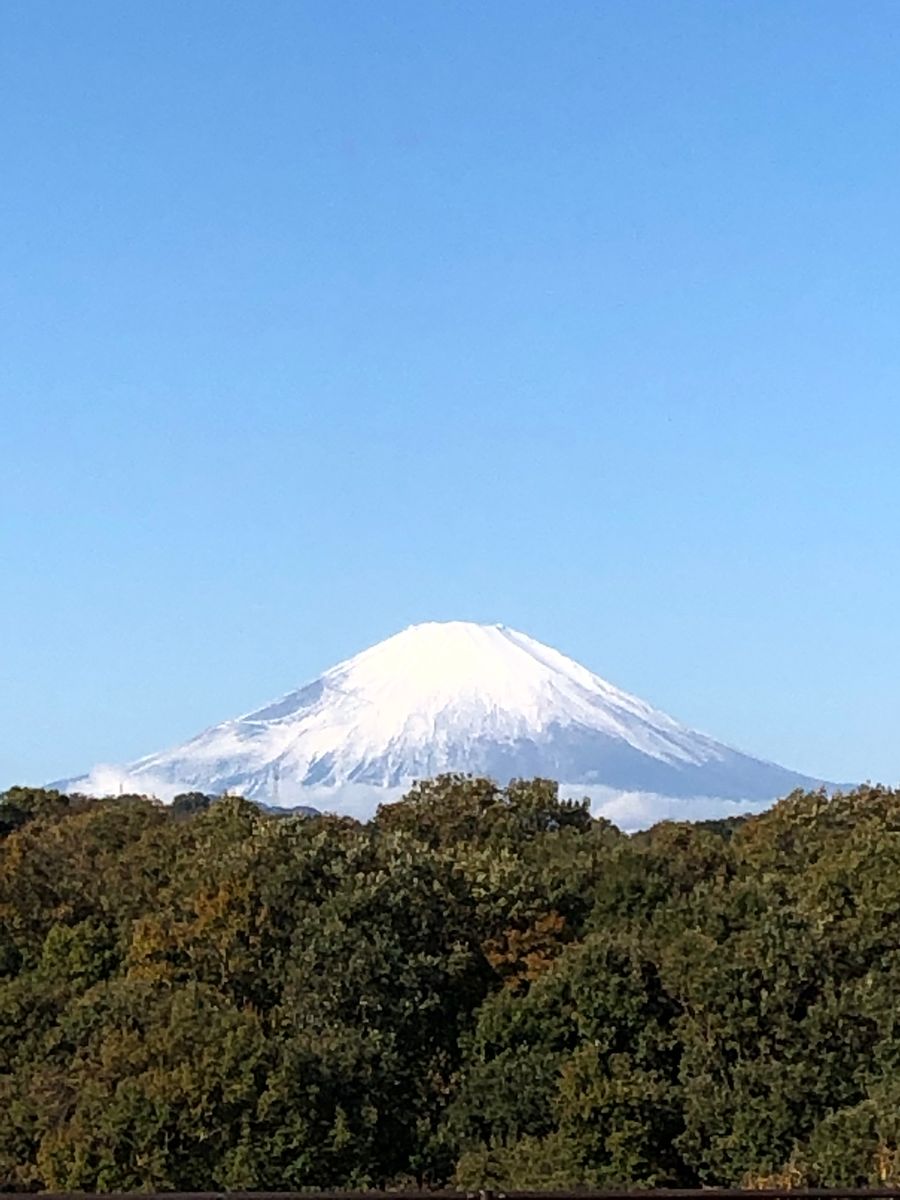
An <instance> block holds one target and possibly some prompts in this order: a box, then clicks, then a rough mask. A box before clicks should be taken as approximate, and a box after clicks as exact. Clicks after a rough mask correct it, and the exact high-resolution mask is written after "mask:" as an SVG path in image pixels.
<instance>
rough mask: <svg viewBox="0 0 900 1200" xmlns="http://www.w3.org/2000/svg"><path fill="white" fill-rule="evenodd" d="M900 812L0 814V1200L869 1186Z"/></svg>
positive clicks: (10, 799)
mask: <svg viewBox="0 0 900 1200" xmlns="http://www.w3.org/2000/svg"><path fill="white" fill-rule="evenodd" d="M898 997H900V792H894V791H891V790H888V789H885V788H881V787H864V788H860V789H858V790H856V791H853V792H850V793H847V794H844V795H838V796H836V797H834V798H833V799H828V798H827V797H826V796H825V795H824V794H821V793H795V794H794V795H792V796H789V797H788V798H787V799H785V800H783V801H781V802H780V803H779V804H777V805H775V806H774V808H772V809H771V810H770V811H769V812H767V813H764V814H762V815H759V816H755V817H749V818H743V819H739V820H730V821H723V822H709V823H701V824H695V825H691V824H679V823H673V822H667V823H663V824H661V825H658V826H656V827H654V828H653V829H651V830H649V831H647V832H645V833H643V834H640V835H635V836H632V837H628V836H626V835H624V834H622V833H620V832H619V831H618V830H617V829H615V828H614V827H613V826H612V825H610V824H609V823H608V822H606V821H597V820H593V819H592V818H591V817H590V814H589V812H588V809H587V805H586V803H575V802H571V801H563V800H561V799H560V798H559V795H558V790H557V787H556V785H555V784H553V783H551V782H549V781H546V780H540V779H537V780H527V781H516V782H513V783H511V784H510V785H509V786H507V787H499V786H497V785H496V784H494V783H492V782H490V781H488V780H483V779H473V778H468V777H462V776H444V777H441V778H438V779H435V780H431V781H427V782H424V783H421V784H419V785H417V786H416V787H414V788H413V789H412V790H411V791H410V793H409V794H408V795H407V797H406V798H405V799H404V800H402V801H400V802H399V803H397V804H391V805H385V806H383V807H382V808H380V809H379V810H378V813H377V814H376V816H375V817H374V818H373V820H372V821H370V822H369V823H367V824H360V823H358V822H356V821H353V820H350V819H346V818H338V817H329V816H321V817H310V816H304V815H291V816H276V815H273V814H270V813H267V812H264V811H262V810H261V809H260V808H259V807H257V806H256V805H253V804H251V803H249V802H247V801H245V800H242V799H239V798H235V797H221V798H212V797H208V796H204V795H202V794H200V793H187V794H186V795H185V796H183V797H180V798H179V799H178V802H176V803H175V804H173V805H171V806H169V807H165V806H163V805H160V804H158V803H156V802H154V801H152V800H149V799H147V798H144V797H140V796H124V797H116V798H109V799H103V800H96V799H89V798H87V797H84V796H74V795H72V796H67V795H63V794H60V793H58V792H54V791H45V790H40V789H28V788H13V789H10V790H9V791H8V792H6V793H4V794H2V795H0V1185H2V1186H5V1187H8V1188H15V1189H19V1190H29V1189H34V1190H40V1189H51V1190H56V1191H60V1190H81V1189H83V1190H91V1191H94V1190H96V1191H107V1190H109V1191H112V1190H118V1191H124V1190H133V1189H154V1190H165V1189H177V1190H190V1189H197V1190H210V1189H267V1190H275V1189H285V1188H290V1189H299V1188H309V1187H318V1188H351V1187H363V1186H369V1187H380V1186H392V1187H400V1186H403V1185H404V1184H410V1185H411V1184H418V1185H423V1186H431V1185H435V1186H437V1185H445V1186H446V1185H450V1186H458V1187H464V1188H477V1187H499V1188H539V1187H551V1186H569V1187H574V1186H582V1185H583V1186H595V1187H600V1186H614V1185H619V1186H651V1185H673V1186H690V1185H694V1186H696V1185H702V1184H717V1185H721V1186H736V1185H741V1184H748V1183H757V1184H759V1183H769V1184H777V1185H779V1186H786V1185H788V1184H796V1185H798V1186H799V1185H808V1186H840V1187H843V1186H850V1185H863V1184H866V1183H872V1184H876V1183H878V1184H884V1183H900V1070H898V1067H900V1000H898Z"/></svg>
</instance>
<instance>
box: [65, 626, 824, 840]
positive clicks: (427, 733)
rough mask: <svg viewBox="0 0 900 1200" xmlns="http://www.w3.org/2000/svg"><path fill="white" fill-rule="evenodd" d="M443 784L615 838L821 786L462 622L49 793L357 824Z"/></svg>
mask: <svg viewBox="0 0 900 1200" xmlns="http://www.w3.org/2000/svg"><path fill="white" fill-rule="evenodd" d="M448 771H459V772H465V773H470V774H474V775H487V776H490V777H492V778H495V779H497V780H499V781H501V782H504V783H505V782H506V781H507V780H508V779H510V778H511V777H513V776H515V777H529V776H536V775H540V776H543V777H544V778H550V779H555V780H558V781H559V782H560V789H561V792H562V793H563V794H566V795H576V796H585V795H587V796H589V797H590V799H591V806H592V811H593V812H594V813H595V814H597V815H603V816H606V817H608V818H609V819H611V820H613V821H615V822H616V824H618V825H620V826H621V827H622V828H625V829H634V828H639V827H642V826H646V825H648V824H652V823H653V822H654V821H656V820H660V819H663V818H665V817H670V818H675V819H690V820H694V819H701V818H708V817H713V816H723V815H728V814H732V813H739V812H748V811H751V810H758V809H760V808H764V807H766V806H767V805H769V804H770V803H772V802H773V801H774V800H775V799H777V798H778V797H779V796H781V795H785V794H786V793H788V792H790V791H792V790H793V789H794V788H797V787H802V788H815V787H819V786H822V781H820V780H817V779H811V778H809V777H808V776H805V775H800V774H797V773H796V772H794V771H789V770H786V769H785V768H783V767H780V766H777V765H776V764H774V763H770V762H764V761H761V760H759V759H756V758H752V757H750V756H749V755H747V754H742V753H740V752H739V751H737V750H734V749H731V748H730V747H728V746H725V745H723V744H722V743H720V742H717V741H715V740H714V739H713V738H711V737H708V736H707V735H706V734H703V733H697V732H696V731H694V730H692V729H689V728H687V727H686V726H684V725H682V724H680V723H679V722H678V721H675V720H673V719H672V718H671V717H669V716H667V715H666V714H665V713H663V712H660V711H659V710H658V709H655V708H653V707H651V705H649V704H646V703H645V702H644V701H643V700H639V699H637V697H635V696H631V695H629V694H628V693H627V692H623V691H620V690H619V689H618V688H617V687H614V686H613V685H612V684H610V683H607V682H606V681H605V680H603V679H601V678H600V677H599V676H598V675H595V674H593V673H592V672H591V671H589V670H587V668H585V667H583V666H580V665H579V664H578V663H576V662H574V661H573V660H572V659H570V658H567V657H566V656H565V655H564V654H561V653H559V651H557V650H553V649H551V648H550V647H549V646H545V645H543V644H542V643H540V642H537V641H535V640H534V639H533V638H530V637H528V636H526V635H525V634H524V633H518V632H516V630H514V629H508V628H507V627H505V626H503V625H477V624H472V623H469V622H464V621H449V622H442V623H438V622H431V623H428V624H423V625H413V626H411V627H410V628H408V629H406V630H404V631H403V632H402V633H398V634H396V635H395V636H394V637H390V638H388V639H387V640H386V641H383V642H380V643H379V644H378V645H376V646H373V647H371V648H370V649H368V650H365V651H363V652H362V653H361V654H358V655H356V656H355V657H354V658H350V659H347V660H346V661H345V662H341V663H338V665H337V666H335V667H332V668H331V669H330V670H328V671H326V672H325V673H324V674H323V675H321V676H320V677H319V678H318V679H316V680H314V681H313V682H312V683H309V684H307V685H306V686H305V687H301V688H300V689H299V690H297V691H293V692H289V693H288V694H287V695H286V696H283V697H282V698H281V699H279V700H275V701H274V702H272V703H270V704H267V705H265V706H264V707H262V708H259V709H256V710H255V711H253V712H249V713H247V714H246V715H244V716H241V717H236V718H234V719H233V720H230V721H224V722H223V723H222V724H220V725H215V726H213V727H212V728H211V729H207V730H206V731H205V732H203V733H201V734H199V735H198V736H197V737H195V738H192V739H191V740H190V741H188V742H185V743H184V744H183V745H181V746H177V747H176V748H174V749H171V750H165V751H163V752H161V753H157V754H150V755H148V756H146V757H145V758H140V759H138V760H137V761H136V762H133V763H130V764H129V765H128V766H126V767H124V768H116V767H104V766H100V767H95V768H94V770H93V771H91V772H90V774H88V775H84V776H81V777H78V778H74V779H70V780H66V781H64V782H63V783H62V784H59V785H57V786H61V787H64V788H68V789H69V790H72V791H82V792H88V793H92V794H101V795H103V794H114V793H115V792H117V791H123V790H125V791H138V792H144V793H150V794H154V795H157V796H160V797H161V798H163V799H171V797H172V796H173V795H175V794H176V793H177V792H183V791H203V792H207V793H222V792H226V791H227V792H232V793H238V794H242V795H244V796H246V797H248V798H250V799H254V800H257V801H260V802H263V803H266V804H268V805H278V806H281V807H292V806H295V805H309V806H313V807H316V808H319V809H325V810H330V811H337V812H344V813H349V814H352V815H354V816H360V817H366V816H368V815H371V813H372V812H373V811H374V809H375V807H376V805H377V804H378V803H381V802H384V801H386V800H391V799H395V798H397V797H399V796H400V795H402V793H403V791H404V790H406V789H407V788H408V787H409V785H410V784H411V783H412V782H413V781H414V780H416V779H423V778H427V777H429V776H433V775H436V774H440V773H443V772H448ZM826 786H830V785H826Z"/></svg>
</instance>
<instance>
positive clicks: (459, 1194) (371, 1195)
mask: <svg viewBox="0 0 900 1200" xmlns="http://www.w3.org/2000/svg"><path fill="white" fill-rule="evenodd" d="M36 1197H39V1200H900V1187H884V1188H873V1187H857V1188H853V1187H850V1188H630V1189H629V1188H619V1189H611V1190H607V1191H588V1190H587V1189H585V1190H583V1191H553V1190H547V1191H542V1192H538V1191H535V1192H519V1191H508V1192H507V1191H501V1190H500V1189H491V1188H481V1189H478V1190H475V1191H447V1190H443V1191H430V1192H429V1191H413V1190H406V1189H405V1188H398V1189H396V1190H395V1191H359V1192H352V1191H344V1192H340V1191H335V1192H99V1193H95V1192H37V1193H36V1192H4V1191H3V1190H2V1187H0V1200H35V1198H36Z"/></svg>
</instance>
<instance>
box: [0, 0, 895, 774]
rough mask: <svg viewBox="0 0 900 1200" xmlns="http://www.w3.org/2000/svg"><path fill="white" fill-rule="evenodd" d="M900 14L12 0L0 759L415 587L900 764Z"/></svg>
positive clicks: (797, 752) (255, 699)
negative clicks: (899, 694) (899, 63)
mask: <svg viewBox="0 0 900 1200" xmlns="http://www.w3.org/2000/svg"><path fill="white" fill-rule="evenodd" d="M898 52H900V7H898V6H897V5H896V4H894V3H873V2H871V0H863V2H862V3H854V4H851V3H840V4H837V3H831V2H829V0H820V2H818V3H816V4H812V3H806V2H803V3H799V2H795V0H777V2H772V0H764V2H756V3H753V4H733V3H725V2H722V3H711V2H701V0H685V2H684V3H672V2H670V0H666V2H655V0H640V2H638V3H635V0H622V2H613V0H607V2H606V3H602V4H598V3H595V2H594V0H591V2H590V3H581V2H578V0H569V2H568V3H566V4H564V5H558V4H552V3H549V2H544V3H540V4H536V3H531V2H528V0H524V2H520V3H516V4H512V3H506V2H505V0H497V2H495V3H492V4H484V3H463V2H456V3H453V4H422V3H419V2H418V0H416V2H413V0H403V2H400V0H391V2H388V3H384V4H376V3H372V2H371V0H365V2H364V3H351V2H348V0H342V2H340V3H318V2H315V0H305V2H304V3H297V2H296V0H267V2H266V3H264V4H247V3H233V2H231V0H191V2H189V3H184V0H177V2H176V0H154V3H153V4H143V5H142V4H122V3H121V2H120V0H115V2H111V0H91V2H90V3H87V2H86V0H54V2H52V3H50V2H48V0H8V2H7V3H5V4H4V5H3V10H2V13H0V81H2V83H0V86H2V104H0V162H2V164H3V181H2V184H0V221H2V228H3V230H4V235H3V237H2V239H0V329H2V344H3V350H2V354H0V405H2V423H0V442H2V450H3V456H2V462H3V475H4V479H3V484H4V486H3V500H2V506H0V561H2V562H3V564H4V568H5V570H4V584H5V586H4V587H3V589H2V592H0V643H2V644H0V668H2V680H3V687H2V688H0V730H2V733H0V786H5V785H7V784H11V783H13V782H16V781H29V782H41V781H44V780H47V779H52V778H55V777H58V776H62V775H66V774H72V773H74V772H77V771H79V770H83V769H87V768H88V767H90V766H91V765H92V764H93V763H95V762H98V761H104V762H121V761H125V760H127V759H129V758H132V757H134V756H136V755H138V754H141V753H144V752H149V751H151V750H155V749H158V748H160V747H162V746H165V745H168V744H172V743H175V742H178V741H181V740H183V739H184V738H185V737H187V736H189V735H191V734H193V733H195V732H197V731H198V730H199V729H200V728H202V727H204V726H206V725H209V724H211V723H213V722H214V721H216V720H219V719H222V718H224V717H227V716H231V715H235V714H236V713H238V712H241V711H245V710H247V709H249V708H251V707H253V706H256V705H258V704H260V703H262V702H263V701H265V700H266V699H268V698H270V697H272V696H275V695H278V694H280V693H281V692H284V691H286V690H288V689H289V688H291V687H293V686H295V685H297V684H299V683H301V682H302V681H304V680H306V679H308V678H311V677H312V676H314V675H315V674H317V673H318V672H319V671H320V670H321V669H322V668H324V667H326V666H328V665H330V664H331V663H333V662H334V661H336V660H337V659H339V658H342V657H345V656H347V655H349V654H351V653H354V652H356V651H357V650H359V649H362V648H363V647H364V646H366V645H368V644H370V643H372V642H375V641H377V640H379V639H380V638H382V637H385V636H387V635H388V634H390V633H393V632H396V631H397V630H398V629H401V628H403V627H404V626H406V625H408V624H410V623H413V622H417V621H421V620H429V619H449V618H460V619H471V620H479V621H488V622H493V621H501V622H503V623H505V624H508V625H511V626H513V627H516V628H519V629H522V630H524V631H526V632H528V633H530V634H531V635H532V636H534V637H537V638H540V639H541V640H543V641H547V642H550V643H551V644H553V645H555V646H557V647H559V648H560V649H562V650H564V651H566V652H567V653H569V654H571V655H572V656H573V657H575V658H577V659H579V660H580V661H582V662H583V663H585V665H587V666H589V667H591V668H593V669H594V670H596V671H598V672H599V673H600V674H602V675H604V676H605V677H607V678H608V679H610V680H611V681H613V682H614V683H616V684H618V685H620V686H622V687H625V688H627V689H629V690H631V691H633V692H636V693H638V694H639V695H641V696H643V697H644V698H646V699H647V700H650V701H651V702H653V703H655V704H657V705H659V706H660V707H663V708H665V709H667V710H668V711H669V712H671V713H672V715H674V716H676V717H678V718H680V719H682V720H684V721H686V722H688V723H690V724H692V725H695V726H697V727H699V728H701V729H703V730H705V731H707V732H709V733H712V734H713V735H715V736H716V737H718V738H720V739H722V740H724V741H729V742H731V743H733V744H736V745H738V746H739V747H740V748H742V749H744V750H747V751H749V752H751V753H755V754H759V755H761V756H764V757H768V758H772V759H775V760H778V761H780V762H782V763H784V764H785V765H787V766H790V767H793V768H796V769H798V770H802V771H806V772H808V773H811V774H816V775H824V776H827V777H829V778H832V779H839V780H852V779H862V778H871V779H878V780H882V781H884V782H891V783H893V782H896V781H897V780H898V779H900V740H898V738H897V727H898V709H900V704H898V683H897V680H898V678H900V622H898V594H900V588H898V585H900V572H898V558H900V550H898V516H900V513H898V509H900V470H898V453H897V451H898V446H900V405H898V397H900V336H898V329H900V320H898V318H900V237H898V234H897V230H898V224H900V75H898V72H897V61H898Z"/></svg>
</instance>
